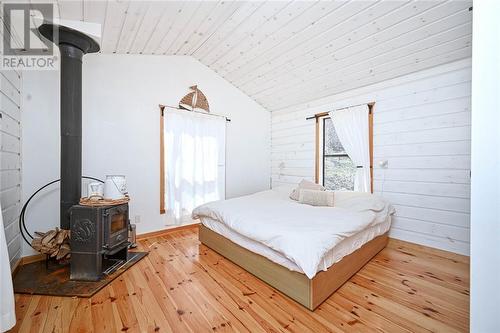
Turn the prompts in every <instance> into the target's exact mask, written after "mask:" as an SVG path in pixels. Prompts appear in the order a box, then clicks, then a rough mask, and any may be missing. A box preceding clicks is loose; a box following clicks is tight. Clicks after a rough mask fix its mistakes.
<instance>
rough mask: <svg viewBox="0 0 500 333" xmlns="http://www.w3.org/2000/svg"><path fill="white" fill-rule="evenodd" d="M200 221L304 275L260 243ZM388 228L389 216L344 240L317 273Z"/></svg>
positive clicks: (211, 221) (212, 222) (209, 221)
mask: <svg viewBox="0 0 500 333" xmlns="http://www.w3.org/2000/svg"><path fill="white" fill-rule="evenodd" d="M200 220H201V223H202V224H203V225H204V226H205V227H207V228H208V229H210V230H212V231H214V232H216V233H218V234H219V235H221V236H224V237H225V238H227V239H229V240H231V241H232V242H233V243H235V244H238V245H239V246H241V247H243V248H245V249H247V250H249V251H252V252H254V253H257V254H260V255H261V256H263V257H266V258H267V259H269V260H271V261H272V262H275V263H277V264H278V265H281V266H283V267H286V268H288V269H289V270H291V271H295V272H299V273H304V272H303V271H302V269H301V268H300V267H299V266H297V264H295V263H294V262H293V261H291V260H290V259H288V258H287V257H285V256H283V255H282V254H281V253H279V252H278V251H275V250H273V249H272V248H270V247H268V246H265V245H264V244H262V243H259V242H257V241H254V240H252V239H250V238H248V237H245V236H244V235H241V234H239V233H238V232H236V231H234V230H232V229H230V228H229V227H227V226H226V225H224V224H223V223H221V222H219V221H217V220H214V219H211V218H209V217H202V218H201V219H200ZM390 227H391V217H390V216H389V217H388V218H387V220H386V221H385V222H383V223H380V224H377V225H375V226H372V227H369V228H367V229H365V230H363V231H361V232H359V233H357V234H355V235H352V236H350V237H347V238H345V239H344V240H342V241H341V242H340V243H339V244H337V245H336V246H335V247H333V248H332V249H331V250H330V251H328V252H327V253H326V254H325V256H324V257H323V259H322V260H321V262H320V264H319V265H318V270H317V272H319V271H326V270H327V269H328V268H329V267H330V266H332V265H333V264H335V263H337V262H339V261H340V260H342V258H344V257H345V256H347V255H349V254H351V253H353V252H354V251H356V250H357V249H359V248H360V247H361V246H363V245H364V244H366V243H368V242H369V241H371V240H372V239H374V238H375V237H377V236H380V235H383V234H385V233H386V232H387V231H388V230H389V228H390ZM317 272H316V273H317Z"/></svg>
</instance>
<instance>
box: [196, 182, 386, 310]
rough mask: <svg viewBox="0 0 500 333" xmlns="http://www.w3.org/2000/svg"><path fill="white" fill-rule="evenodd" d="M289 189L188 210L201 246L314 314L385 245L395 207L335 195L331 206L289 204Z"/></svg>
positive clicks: (350, 194)
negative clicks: (197, 231)
mask: <svg viewBox="0 0 500 333" xmlns="http://www.w3.org/2000/svg"><path fill="white" fill-rule="evenodd" d="M291 189H292V188H290V187H279V188H277V189H273V190H269V191H263V192H258V193H255V194H252V195H248V196H244V197H239V198H234V199H229V200H222V201H217V202H212V203H208V204H205V205H202V206H200V207H197V208H196V209H195V210H194V211H193V218H197V219H200V222H201V224H200V232H199V238H200V241H201V243H202V244H204V245H205V246H207V247H209V248H211V249H212V250H214V251H216V252H218V253H219V254H221V255H223V256H224V257H226V258H227V259H229V260H231V261H232V262H234V263H235V264H237V265H239V266H241V267H242V268H244V269H246V270H247V271H249V272H250V273H252V274H253V275H255V276H257V277H259V278H260V279H262V280H263V281H265V282H266V283H268V284H270V285H271V286H273V287H274V288H276V289H278V290H280V291H281V292H282V293H284V294H285V295H287V296H289V297H290V298H292V299H294V300H295V301H297V302H298V303H300V304H302V305H303V306H305V307H306V308H308V309H310V310H314V309H315V308H316V307H317V306H318V305H320V304H321V303H322V302H323V301H324V300H325V299H326V298H328V297H329V296H330V295H331V294H332V293H333V292H335V290H337V289H338V288H339V287H340V286H342V284H344V282H345V281H347V280H348V279H349V278H350V277H351V276H352V275H353V274H355V273H356V272H357V271H358V270H359V269H360V268H362V267H363V266H364V265H365V264H366V263H367V262H368V261H369V260H370V259H371V258H372V257H373V256H375V255H376V254H377V253H378V252H379V251H380V250H382V249H383V248H384V247H385V245H386V244H387V241H388V237H387V233H388V231H389V228H390V225H391V215H392V214H393V213H394V209H393V207H392V206H391V205H390V204H389V203H387V202H386V201H385V200H383V199H381V198H380V197H378V196H375V195H371V194H367V193H356V192H336V193H335V194H334V198H335V199H334V203H335V206H334V207H314V206H309V205H304V204H300V203H299V202H297V201H294V200H291V199H290V198H289V194H290V192H291Z"/></svg>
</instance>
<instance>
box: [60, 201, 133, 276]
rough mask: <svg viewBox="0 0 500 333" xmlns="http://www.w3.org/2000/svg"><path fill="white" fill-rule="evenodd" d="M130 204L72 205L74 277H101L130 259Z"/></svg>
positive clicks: (72, 262) (72, 268) (72, 271)
mask: <svg viewBox="0 0 500 333" xmlns="http://www.w3.org/2000/svg"><path fill="white" fill-rule="evenodd" d="M129 224H130V221H129V213H128V204H122V205H118V206H98V207H96V206H81V205H75V206H73V207H72V208H71V209H70V225H71V238H70V245H71V269H70V272H71V274H70V278H71V280H84V281H97V280H99V279H101V278H102V275H103V274H104V273H106V272H108V271H113V270H114V269H116V268H117V267H119V266H121V265H122V264H124V263H125V262H126V261H127V259H128V258H127V255H128V245H129V242H128V230H129Z"/></svg>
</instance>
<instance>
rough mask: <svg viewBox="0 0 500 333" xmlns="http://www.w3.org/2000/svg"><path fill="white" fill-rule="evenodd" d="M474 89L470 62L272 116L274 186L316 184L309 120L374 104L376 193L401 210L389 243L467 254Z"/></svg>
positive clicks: (398, 211) (403, 78)
mask: <svg viewBox="0 0 500 333" xmlns="http://www.w3.org/2000/svg"><path fill="white" fill-rule="evenodd" d="M470 88H471V61H470V59H465V60H461V61H458V62H453V63H450V64H445V65H441V66H439V67H435V68H432V69H428V70H425V71H421V72H417V73H414V74H410V75H407V76H404V77H400V78H397V79H393V80H389V81H385V82H382V83H379V84H375V85H371V86H367V87H363V88H360V89H356V90H352V91H348V92H345V93H342V94H339V95H334V96H330V97H327V98H324V99H321V100H318V101H315V102H311V103H308V104H303V105H298V106H295V107H293V108H289V109H285V110H282V111H276V112H273V113H272V155H271V158H272V184H273V186H277V185H280V184H289V183H297V182H298V181H300V180H301V179H302V178H307V179H313V177H314V120H305V118H306V117H307V116H310V115H314V114H315V113H318V112H323V111H330V110H332V109H334V108H335V107H343V106H349V105H355V104H359V103H364V102H371V101H375V102H376V104H375V110H374V164H375V166H374V167H375V170H374V190H375V192H376V193H378V194H380V195H382V196H384V197H385V198H387V199H389V200H390V201H391V202H392V203H393V204H394V206H395V208H396V210H397V213H396V216H395V217H394V223H393V227H392V230H391V237H394V238H399V239H403V240H407V241H410V242H415V243H419V244H424V245H428V246H432V247H436V248H440V249H444V250H449V251H453V252H457V253H462V254H467V255H468V254H469V229H470V216H469V212H470V207H469V206H470V119H471V114H470V102H471V100H470V99H471V92H470ZM380 160H388V168H387V169H380V168H379V167H378V165H377V161H380Z"/></svg>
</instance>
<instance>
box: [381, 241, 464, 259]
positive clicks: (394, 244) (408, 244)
mask: <svg viewBox="0 0 500 333" xmlns="http://www.w3.org/2000/svg"><path fill="white" fill-rule="evenodd" d="M388 246H390V247H393V248H397V247H398V246H406V247H408V248H411V249H413V250H416V251H419V250H420V251H425V252H430V253H432V254H434V255H437V256H440V257H444V258H448V259H452V260H456V261H460V262H463V263H467V264H469V263H470V257H469V256H466V255H463V254H459V253H455V252H451V251H446V250H441V249H438V248H435V247H432V246H428V245H422V244H418V243H412V242H409V241H405V240H401V239H397V238H389V244H388Z"/></svg>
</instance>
